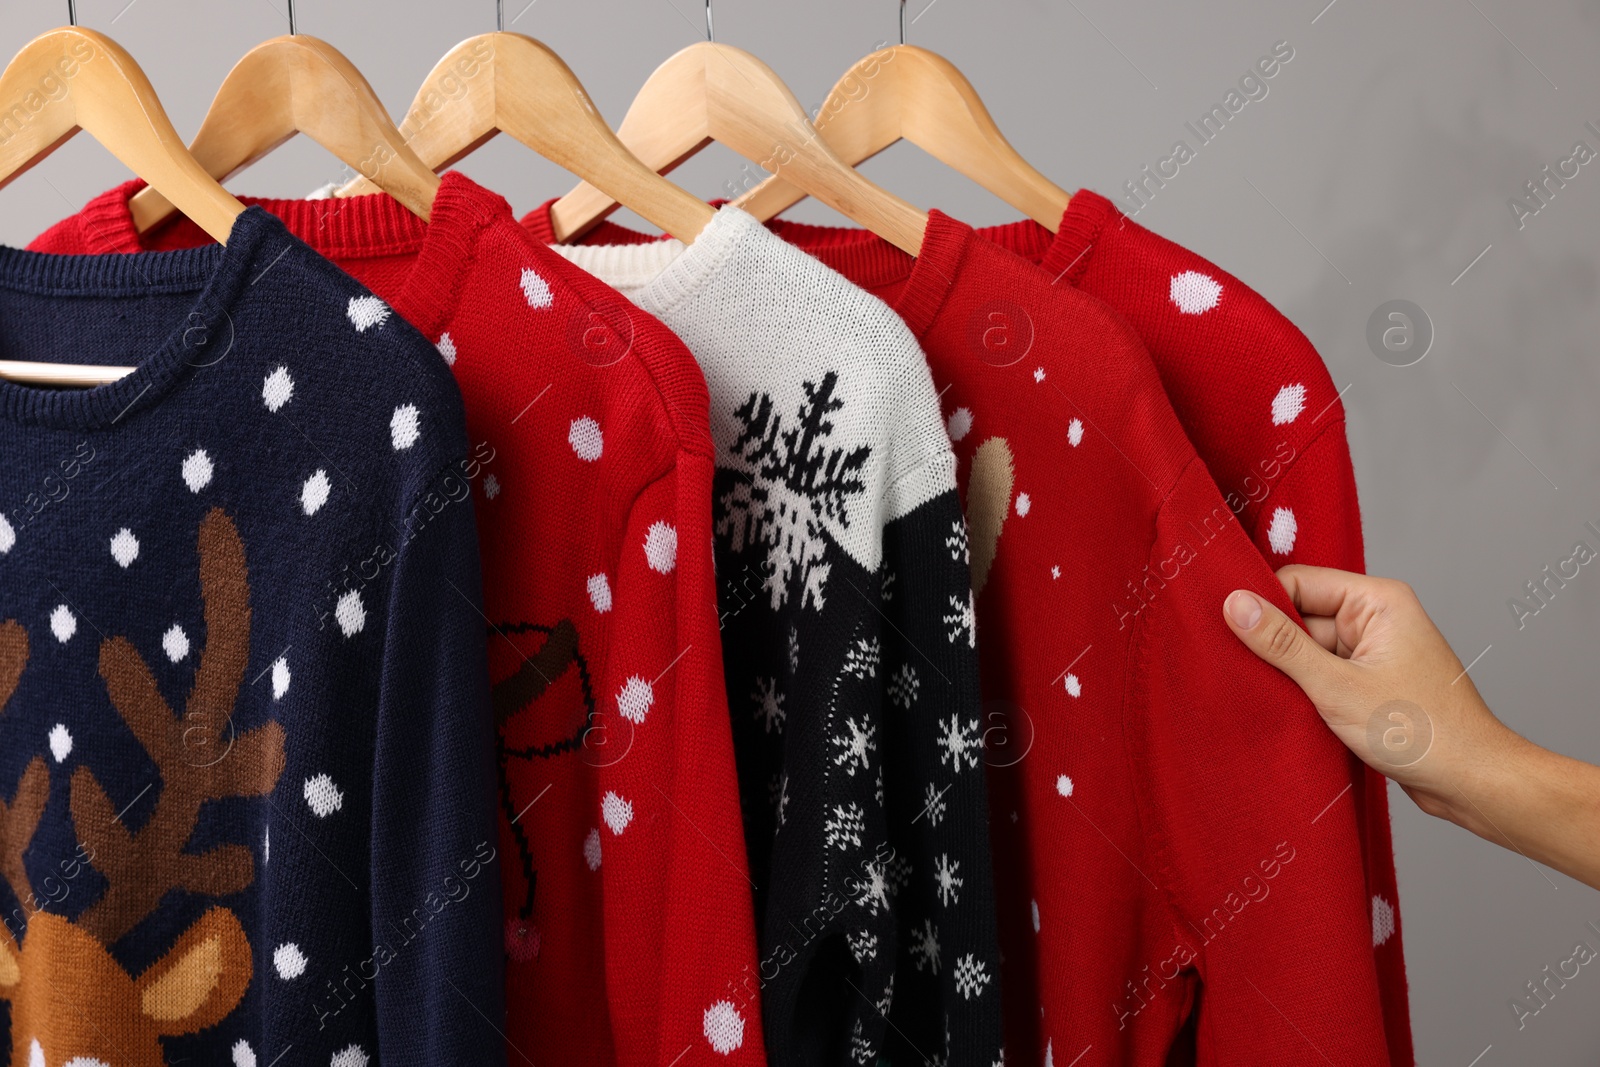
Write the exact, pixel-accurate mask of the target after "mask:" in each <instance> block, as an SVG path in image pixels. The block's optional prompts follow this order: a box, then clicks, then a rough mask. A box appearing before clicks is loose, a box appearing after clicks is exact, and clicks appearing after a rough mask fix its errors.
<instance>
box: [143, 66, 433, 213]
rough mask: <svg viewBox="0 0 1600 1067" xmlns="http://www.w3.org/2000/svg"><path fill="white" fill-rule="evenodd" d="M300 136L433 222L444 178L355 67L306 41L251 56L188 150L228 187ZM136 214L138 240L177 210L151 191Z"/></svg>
mask: <svg viewBox="0 0 1600 1067" xmlns="http://www.w3.org/2000/svg"><path fill="white" fill-rule="evenodd" d="M297 133H303V134H305V135H306V136H307V137H310V138H311V139H312V140H313V141H316V142H317V143H318V144H320V145H322V147H324V148H326V149H327V150H328V151H329V152H331V153H333V155H335V156H336V157H338V158H339V160H340V161H341V162H343V163H344V164H345V165H346V166H348V167H351V168H353V169H355V170H356V171H357V172H358V173H361V174H364V175H368V176H370V177H372V178H373V179H374V180H375V181H376V182H377V184H378V186H379V187H381V188H382V189H383V191H385V192H387V193H389V194H390V195H392V196H393V197H394V198H395V199H396V200H399V201H400V202H401V203H402V204H404V205H405V206H406V208H407V209H408V210H410V211H411V212H412V213H413V214H415V215H418V216H419V217H421V218H423V219H426V218H428V214H429V211H430V210H431V208H432V205H433V196H434V194H435V193H436V192H437V191H438V188H439V178H438V175H436V174H434V173H433V171H432V170H430V169H429V168H428V167H427V166H426V165H425V164H424V163H423V162H422V161H421V160H420V159H418V158H417V156H416V153H414V152H413V151H412V150H411V149H410V148H409V147H407V145H406V141H405V138H404V137H403V136H402V135H401V133H400V131H399V130H398V129H396V128H395V125H394V122H393V121H392V120H391V119H390V118H389V113H388V112H387V111H386V110H385V109H384V107H383V104H382V102H381V101H379V99H378V97H377V94H376V93H374V92H373V91H372V87H371V86H370V85H368V84H367V80H366V78H364V77H363V76H362V75H361V72H360V71H359V70H357V69H356V67H355V65H354V64H353V63H351V62H350V60H349V59H347V58H345V56H344V55H343V54H342V53H341V52H340V51H339V50H338V49H336V48H334V47H333V46H332V45H330V44H328V43H327V42H326V41H322V40H318V39H317V38H315V37H308V36H306V35H305V34H296V35H293V36H283V37H275V38H273V39H272V40H270V41H265V42H263V43H262V44H259V45H257V46H256V47H255V48H252V49H251V50H250V51H249V52H247V53H245V56H244V58H243V59H241V60H239V62H238V63H237V64H235V65H234V67H233V69H232V70H231V71H229V72H228V76H227V78H226V79H224V80H223V83H222V87H221V88H220V89H218V91H217V95H216V98H215V99H214V100H213V101H212V104H211V108H210V110H209V111H207V112H206V117H205V121H204V122H202V123H201V126H200V132H199V133H198V134H196V135H195V139H194V142H193V143H192V144H191V145H190V149H191V151H192V152H193V154H194V157H195V159H197V160H198V161H199V162H200V165H201V166H203V167H204V168H205V169H206V171H207V172H208V173H210V174H211V175H212V176H213V177H215V178H216V179H217V180H219V181H226V180H227V179H228V178H229V177H231V176H232V175H234V174H236V173H238V172H239V171H241V170H243V169H244V168H245V167H248V166H249V165H250V164H252V163H254V162H256V161H257V160H259V159H260V158H261V157H263V156H265V155H266V154H267V153H269V152H271V151H272V150H273V149H274V148H276V147H278V146H279V145H280V144H282V143H283V142H285V141H287V140H288V139H289V138H291V137H293V136H294V135H295V134H297ZM131 209H132V211H133V220H134V225H135V226H136V227H137V228H138V229H139V230H140V231H141V232H143V231H146V230H148V229H150V228H151V227H152V226H155V225H156V224H158V223H159V222H161V221H162V220H163V219H165V218H167V217H168V216H170V215H171V214H172V210H173V209H172V205H171V204H170V203H169V202H167V201H166V199H165V198H164V197H162V196H161V194H160V193H159V192H158V191H157V190H155V189H153V188H152V189H144V190H140V192H139V193H138V194H136V195H135V196H134V198H133V201H132V204H131Z"/></svg>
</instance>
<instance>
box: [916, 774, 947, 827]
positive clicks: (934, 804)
mask: <svg viewBox="0 0 1600 1067" xmlns="http://www.w3.org/2000/svg"><path fill="white" fill-rule="evenodd" d="M949 788H950V787H949V786H946V787H945V788H944V789H935V788H934V785H933V783H932V782H929V783H928V787H927V788H926V789H924V790H923V791H922V810H923V811H925V812H927V814H928V825H929V826H938V825H939V824H940V823H941V822H943V821H944V813H945V812H946V811H948V810H949V808H950V805H948V804H946V803H945V800H944V795H945V792H946V791H948V790H949Z"/></svg>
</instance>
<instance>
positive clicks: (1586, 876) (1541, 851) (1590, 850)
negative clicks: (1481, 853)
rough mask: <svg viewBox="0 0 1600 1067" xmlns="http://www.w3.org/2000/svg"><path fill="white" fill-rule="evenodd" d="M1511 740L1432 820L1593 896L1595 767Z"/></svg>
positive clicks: (1597, 880)
mask: <svg viewBox="0 0 1600 1067" xmlns="http://www.w3.org/2000/svg"><path fill="white" fill-rule="evenodd" d="M1512 738H1514V740H1511V741H1510V742H1508V743H1507V744H1505V745H1504V746H1497V747H1498V748H1499V750H1498V751H1497V752H1496V753H1495V754H1494V757H1493V758H1492V759H1491V760H1488V761H1485V762H1484V763H1483V764H1481V765H1480V768H1481V769H1480V771H1479V773H1477V774H1475V775H1474V776H1473V777H1472V778H1471V779H1469V780H1464V781H1462V782H1460V784H1459V786H1458V787H1457V788H1456V789H1455V790H1454V793H1455V795H1454V796H1445V797H1443V798H1442V799H1443V800H1444V805H1443V806H1444V809H1445V810H1443V811H1434V812H1432V813H1433V814H1438V815H1441V816H1443V817H1445V818H1448V819H1449V820H1450V821H1452V822H1455V823H1457V824H1459V825H1460V826H1462V827H1464V828H1466V829H1468V830H1471V831H1472V832H1473V833H1475V834H1477V835H1478V836H1479V837H1482V838H1484V839H1485V840H1487V841H1492V842H1494V843H1495V844H1497V845H1502V846H1504V847H1506V848H1511V849H1515V850H1516V851H1518V852H1520V853H1522V854H1523V855H1525V856H1527V857H1528V858H1530V859H1533V860H1537V861H1538V862H1540V863H1543V864H1546V865H1547V866H1550V867H1553V868H1555V869H1556V870H1558V871H1561V872H1562V873H1564V874H1567V875H1570V876H1571V877H1573V878H1576V879H1578V880H1579V881H1581V882H1584V883H1586V884H1587V885H1590V886H1592V887H1594V888H1596V889H1600V767H1596V766H1594V765H1593V764H1589V763H1585V762H1583V761H1581V760H1575V759H1571V758H1569V757H1567V756H1563V755H1561V754H1560V753H1556V752H1551V751H1550V750H1549V749H1546V748H1542V747H1540V746H1539V745H1536V744H1534V743H1533V742H1531V741H1528V740H1526V739H1524V738H1521V737H1517V736H1516V735H1512ZM1444 792H1448V791H1444ZM1429 807H1431V806H1426V805H1425V809H1426V808H1429Z"/></svg>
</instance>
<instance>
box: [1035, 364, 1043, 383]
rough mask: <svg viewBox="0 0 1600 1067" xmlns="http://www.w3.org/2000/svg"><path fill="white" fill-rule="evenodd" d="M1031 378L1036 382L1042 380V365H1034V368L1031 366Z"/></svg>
mask: <svg viewBox="0 0 1600 1067" xmlns="http://www.w3.org/2000/svg"><path fill="white" fill-rule="evenodd" d="M1033 380H1034V381H1036V382H1042V381H1044V368H1043V367H1035V368H1033Z"/></svg>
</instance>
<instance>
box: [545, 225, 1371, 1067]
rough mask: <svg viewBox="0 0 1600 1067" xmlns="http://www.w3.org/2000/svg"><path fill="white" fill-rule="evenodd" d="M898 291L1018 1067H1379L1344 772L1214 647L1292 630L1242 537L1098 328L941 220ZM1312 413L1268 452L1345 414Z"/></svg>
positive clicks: (1337, 754)
mask: <svg viewBox="0 0 1600 1067" xmlns="http://www.w3.org/2000/svg"><path fill="white" fill-rule="evenodd" d="M524 224H525V225H528V224H531V227H532V229H533V231H534V232H535V233H536V234H538V235H539V236H541V237H548V231H547V230H544V231H543V232H541V230H542V227H541V225H540V213H537V212H536V213H535V214H534V216H531V217H530V219H525V220H524ZM789 229H790V227H787V226H784V227H780V228H779V232H780V233H786V232H787V231H788V230H789ZM610 232H611V233H613V234H614V233H615V228H611V231H610ZM607 235H608V234H607V231H604V230H603V231H601V232H600V233H599V234H597V235H596V236H595V237H594V238H593V239H594V240H601V241H603V240H605V239H607ZM849 246H850V245H849V242H848V241H847V242H845V247H849ZM873 255H875V253H874V254H873ZM896 255H899V254H898V253H896ZM824 258H825V259H827V260H828V262H829V263H830V265H833V266H835V267H840V266H842V267H843V268H844V271H843V272H844V273H846V274H847V276H848V275H850V274H852V273H853V274H855V275H856V277H857V279H858V280H860V278H861V270H859V269H856V268H857V267H858V266H859V264H853V263H851V262H850V261H849V260H850V256H849V255H846V256H843V257H838V258H835V256H833V255H830V254H825V255H824ZM864 258H865V257H864ZM866 262H868V263H870V262H872V260H870V259H868V260H866ZM897 264H898V265H900V266H902V267H903V268H904V269H902V270H900V272H899V275H898V276H897V278H895V279H883V280H882V281H880V284H883V282H890V283H891V284H889V285H888V286H887V289H886V290H884V291H886V292H887V295H889V296H890V297H892V300H893V304H894V307H895V309H896V311H898V312H899V313H900V314H901V316H902V317H903V318H904V319H905V320H906V322H907V324H908V325H910V326H911V328H912V330H913V332H914V333H916V334H917V336H918V339H919V340H920V341H921V342H922V345H923V349H924V351H925V352H926V353H927V356H928V361H929V364H930V365H931V367H932V369H933V373H934V380H935V384H936V385H937V386H939V387H940V388H941V389H942V390H944V392H943V403H944V407H945V411H946V413H947V420H948V426H949V430H950V435H951V438H952V439H953V440H954V441H955V449H956V455H957V458H958V460H959V462H960V465H961V476H960V480H961V483H962V489H963V495H964V500H965V505H966V511H967V518H968V524H969V526H970V527H971V530H972V567H973V577H974V583H975V585H976V586H977V589H978V632H979V634H980V635H981V638H980V640H979V651H980V655H981V657H982V674H983V688H984V697H985V707H986V709H988V711H989V714H990V715H991V720H990V721H991V722H992V723H994V724H995V725H993V726H991V728H990V731H989V736H988V738H987V740H988V741H989V742H990V748H989V761H990V765H991V773H990V779H989V780H990V783H991V810H992V811H993V813H994V816H993V818H994V827H993V845H994V849H995V866H996V890H997V893H998V895H999V899H1000V921H1001V924H1002V930H1001V934H1002V949H1003V953H1004V957H1005V965H1004V969H1003V971H1002V990H1003V993H1004V1000H1005V1004H1006V1009H1007V1012H1008V1016H1009V1017H1008V1025H1007V1039H1006V1045H1007V1052H1008V1056H1007V1058H1008V1059H1015V1060H1016V1061H1017V1062H1019V1063H1023V1064H1037V1063H1041V1062H1043V1063H1047V1064H1049V1063H1054V1064H1058V1065H1059V1064H1067V1063H1073V1064H1076V1065H1077V1067H1091V1065H1110V1064H1117V1065H1122V1064H1131V1065H1134V1067H1161V1065H1166V1064H1168V1063H1172V1062H1185V1061H1190V1062H1198V1063H1200V1064H1205V1065H1217V1067H1239V1065H1242V1064H1257V1063H1270V1064H1273V1065H1274V1067H1282V1065H1288V1064H1305V1065H1307V1067H1311V1065H1316V1067H1325V1064H1326V1063H1328V1062H1333V1063H1338V1064H1341V1065H1352V1064H1367V1065H1377V1064H1388V1063H1390V1062H1391V1058H1390V1054H1389V1052H1388V1049H1387V1047H1386V1043H1385V1024H1384V1023H1385V1020H1384V1010H1383V1002H1382V998H1381V996H1380V993H1379V980H1378V970H1377V967H1376V965H1375V962H1374V957H1373V952H1372V943H1373V919H1372V914H1371V910H1370V906H1369V899H1368V893H1367V891H1366V885H1365V879H1364V878H1363V876H1362V873H1361V864H1362V834H1361V825H1360V817H1359V812H1358V811H1357V807H1356V805H1354V804H1352V803H1351V802H1350V798H1349V797H1348V796H1347V795H1346V794H1347V793H1348V792H1349V791H1350V781H1351V772H1350V764H1349V758H1348V754H1347V752H1346V751H1345V749H1344V747H1343V746H1342V745H1340V744H1339V742H1338V741H1337V740H1336V739H1335V738H1334V737H1333V735H1332V734H1331V733H1330V732H1329V731H1328V729H1327V728H1326V727H1325V726H1324V725H1323V723H1322V720H1321V719H1320V718H1319V717H1318V715H1317V713H1316V710H1315V709H1314V708H1312V707H1311V705H1310V703H1309V702H1308V701H1307V700H1306V698H1305V696H1304V694H1302V693H1301V692H1300V690H1299V689H1297V688H1296V687H1295V686H1294V684H1293V683H1291V682H1290V681H1289V680H1288V679H1287V678H1286V677H1284V676H1283V675H1282V674H1280V673H1279V672H1277V671H1276V670H1274V669H1272V668H1271V667H1268V666H1267V665H1265V664H1263V663H1262V662H1261V661H1260V660H1258V659H1256V657H1255V656H1253V655H1252V654H1251V653H1250V652H1249V651H1248V650H1247V649H1245V648H1244V646H1243V645H1241V644H1239V642H1238V641H1237V640H1235V639H1234V638H1233V636H1232V634H1231V633H1230V632H1229V631H1228V629H1227V626H1226V624H1225V623H1224V621H1223V619H1222V601H1223V598H1224V597H1226V595H1227V594H1228V592H1230V591H1231V590H1233V589H1236V588H1249V589H1254V590H1256V591H1257V592H1258V593H1260V594H1261V595H1263V596H1266V597H1268V598H1270V599H1271V600H1273V602H1274V603H1277V604H1278V605H1279V606H1280V607H1282V608H1283V609H1284V610H1286V611H1290V610H1292V609H1291V608H1290V606H1289V605H1288V602H1287V600H1286V599H1285V597H1284V595H1283V590H1282V587H1281V586H1280V585H1279V584H1278V582H1277V580H1276V579H1275V578H1274V577H1273V574H1272V571H1271V569H1270V568H1269V567H1268V566H1267V564H1266V562H1265V561H1264V560H1263V558H1262V554H1261V553H1260V552H1258V551H1257V550H1256V548H1255V547H1254V546H1252V544H1251V540H1250V536H1249V534H1250V529H1249V527H1250V525H1253V524H1254V513H1253V512H1251V511H1249V510H1248V509H1245V508H1242V507H1241V508H1239V509H1238V515H1237V516H1236V514H1235V510H1234V508H1232V507H1230V505H1229V503H1227V502H1225V501H1224V498H1223V496H1222V494H1221V493H1219V491H1218V489H1217V486H1216V484H1215V483H1214V482H1213V481H1212V479H1211V477H1210V475H1209V474H1208V472H1207V469H1206V466H1205V465H1204V464H1203V463H1202V462H1201V461H1200V460H1199V458H1198V457H1197V455H1196V453H1195V449H1194V447H1193V446H1192V445H1191V444H1190V441H1189V438H1188V437H1187V436H1186V435H1185V428H1184V426H1183V425H1182V424H1181V423H1180V422H1179V420H1178V419H1177V418H1176V417H1175V415H1174V412H1173V406H1172V404H1170V403H1169V402H1168V399H1167V396H1166V394H1165V392H1164V388H1163V386H1164V382H1163V379H1162V378H1160V377H1159V376H1158V374H1157V370H1156V367H1155V366H1154V365H1153V364H1152V362H1151V359H1150V358H1149V356H1148V355H1147V353H1146V351H1145V349H1144V347H1143V345H1142V344H1141V343H1140V340H1139V338H1138V337H1137V336H1135V335H1134V333H1133V332H1132V331H1131V330H1129V329H1128V327H1127V325H1126V324H1125V323H1124V322H1123V321H1122V320H1121V319H1120V318H1118V317H1117V316H1116V315H1114V314H1112V313H1110V312H1108V311H1107V309H1106V308H1105V306H1104V305H1102V304H1101V303H1100V302H1099V301H1098V300H1096V299H1094V298H1092V297H1089V296H1086V295H1084V294H1083V293H1082V292H1080V291H1078V290H1075V289H1074V288H1072V287H1070V286H1068V285H1064V284H1063V285H1055V284H1052V277H1051V276H1050V275H1048V274H1045V273H1044V272H1042V271H1040V270H1038V269H1037V268H1036V267H1034V266H1032V265H1031V264H1029V263H1027V262H1025V261H1024V260H1022V259H1020V258H1018V257H1017V256H1014V255H1012V254H1010V253H1009V252H1006V251H1004V250H1002V249H1001V248H999V247H996V245H994V244H992V243H990V242H988V241H984V240H979V239H978V238H977V237H976V236H975V234H974V233H973V231H972V230H970V229H968V228H967V227H965V226H963V225H961V224H960V223H957V222H955V221H953V220H951V219H949V218H948V217H946V216H944V215H942V214H940V213H938V212H934V213H933V220H932V222H931V224H930V226H929V230H928V233H927V235H926V237H925V239H924V244H923V249H922V255H921V256H920V257H919V258H917V259H916V260H910V259H909V258H908V257H905V258H903V262H902V261H897ZM1221 277H1222V278H1223V279H1225V280H1224V282H1223V284H1225V285H1226V284H1228V283H1229V282H1231V279H1226V276H1221ZM873 280H877V279H869V281H873ZM1182 295H1184V296H1187V290H1185V291H1184V293H1183V294H1182ZM1216 384H1217V383H1216V382H1213V383H1212V388H1213V389H1215V388H1216ZM1306 384H1307V394H1308V395H1307V397H1306V405H1307V410H1306V411H1305V416H1304V418H1303V419H1302V418H1297V419H1295V420H1292V421H1290V422H1288V423H1287V424H1286V425H1285V427H1284V428H1287V429H1292V428H1294V426H1295V423H1296V422H1299V423H1302V424H1305V425H1309V424H1310V423H1311V422H1312V421H1313V417H1314V416H1316V415H1318V414H1319V413H1320V414H1321V415H1322V416H1323V418H1322V420H1321V421H1322V422H1326V421H1327V418H1328V417H1329V416H1330V415H1332V416H1337V415H1338V414H1339V412H1338V410H1337V406H1336V405H1335V407H1334V408H1333V409H1331V410H1329V411H1320V409H1321V408H1322V407H1323V406H1325V405H1327V404H1329V403H1330V402H1333V401H1334V400H1335V397H1334V395H1333V391H1332V390H1331V389H1329V390H1328V391H1327V395H1326V396H1325V397H1320V401H1319V402H1318V403H1317V405H1316V406H1315V407H1312V406H1310V405H1311V404H1312V402H1313V401H1317V400H1319V396H1318V395H1317V394H1315V393H1313V392H1312V390H1311V386H1312V385H1313V384H1314V383H1313V382H1312V381H1307V382H1306ZM1226 388H1228V389H1233V390H1237V389H1238V386H1237V385H1236V384H1229V385H1227V386H1226ZM1289 406H1291V405H1283V406H1281V407H1280V410H1282V411H1286V410H1287V409H1288V407H1289ZM1269 408H1270V405H1269ZM1264 414H1266V412H1265V411H1257V412H1256V415H1257V416H1258V417H1259V416H1261V415H1264ZM1297 414H1298V413H1297ZM1319 426H1320V423H1319ZM1323 432H1324V433H1326V432H1328V431H1326V430H1324V431H1323ZM1313 436H1314V435H1309V434H1308V435H1306V437H1304V438H1302V437H1295V438H1292V442H1293V445H1294V447H1295V452H1296V455H1299V454H1300V453H1301V452H1302V451H1303V450H1304V449H1305V448H1307V447H1309V444H1310V438H1311V437H1313ZM1260 459H1261V460H1262V461H1265V462H1278V463H1280V464H1281V463H1284V462H1286V461H1285V460H1284V458H1283V457H1281V456H1275V455H1274V453H1273V452H1272V450H1271V449H1270V448H1269V449H1268V451H1267V452H1266V453H1264V454H1263V455H1262V456H1261V457H1260ZM1263 473H1265V472H1264V471H1263ZM1290 481H1291V479H1289V478H1288V477H1287V476H1286V475H1285V474H1284V473H1283V472H1282V471H1278V472H1277V473H1276V475H1275V482H1274V484H1275V486H1276V489H1275V491H1276V492H1279V493H1282V494H1284V498H1285V499H1286V498H1287V494H1288V492H1289V488H1288V483H1289V482H1290ZM1269 499H1270V498H1269ZM1258 504H1259V502H1258ZM1258 510H1259V509H1258ZM1353 514H1354V513H1353V510H1352V511H1351V512H1349V513H1346V514H1345V515H1344V516H1343V517H1342V518H1341V522H1343V523H1346V524H1353V523H1354V518H1353ZM1268 522H1269V525H1270V520H1268ZM1280 558H1281V557H1280ZM1197 1008H1198V1011H1197V1010H1196V1009H1197ZM1169 1056H1170V1058H1169Z"/></svg>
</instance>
